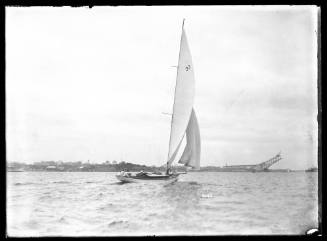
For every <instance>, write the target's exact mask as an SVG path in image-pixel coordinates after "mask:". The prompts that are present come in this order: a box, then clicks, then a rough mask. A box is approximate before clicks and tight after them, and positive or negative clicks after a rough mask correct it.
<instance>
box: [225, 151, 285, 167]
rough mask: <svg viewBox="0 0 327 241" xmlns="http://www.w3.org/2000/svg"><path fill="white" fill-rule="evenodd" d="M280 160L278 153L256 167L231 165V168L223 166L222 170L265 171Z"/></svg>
mask: <svg viewBox="0 0 327 241" xmlns="http://www.w3.org/2000/svg"><path fill="white" fill-rule="evenodd" d="M281 159H282V157H281V154H280V152H279V153H278V154H277V155H276V156H274V157H273V158H270V159H269V160H268V161H265V162H262V163H259V164H256V165H233V166H224V169H230V170H237V169H238V170H245V171H246V170H247V171H254V172H255V171H266V170H268V168H269V167H271V166H272V165H273V164H275V163H276V162H278V161H280V160H281Z"/></svg>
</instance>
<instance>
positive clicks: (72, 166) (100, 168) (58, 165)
mask: <svg viewBox="0 0 327 241" xmlns="http://www.w3.org/2000/svg"><path fill="white" fill-rule="evenodd" d="M175 169H176V170H178V171H185V168H184V167H175ZM7 170H10V171H13V170H24V171H62V172H120V171H123V170H125V171H130V172H139V171H141V170H143V171H145V172H155V171H160V172H162V171H165V167H164V166H161V167H156V166H146V165H139V164H134V163H130V162H124V161H121V162H119V163H117V162H115V161H113V162H112V163H110V162H108V161H106V162H104V163H101V164H98V163H92V164H91V163H89V162H87V163H82V162H81V161H78V162H63V161H41V162H34V163H33V164H27V163H20V162H11V163H8V164H7Z"/></svg>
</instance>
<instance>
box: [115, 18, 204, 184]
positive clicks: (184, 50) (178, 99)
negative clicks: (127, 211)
mask: <svg viewBox="0 0 327 241" xmlns="http://www.w3.org/2000/svg"><path fill="white" fill-rule="evenodd" d="M194 95H195V79H194V72H193V64H192V57H191V52H190V49H189V46H188V43H187V38H186V34H185V31H184V20H183V25H182V36H181V42H180V50H179V59H178V66H177V77H176V85H175V95H174V105H173V114H172V118H171V129H170V138H169V151H168V158H167V167H166V172H165V174H161V173H158V174H157V173H144V172H140V173H137V174H132V173H128V172H127V173H126V172H121V173H119V174H118V175H116V177H117V179H118V180H119V181H122V182H140V181H164V182H174V181H177V179H178V176H179V175H180V174H182V173H176V172H172V170H171V166H172V163H173V161H174V160H175V159H176V156H177V153H179V152H178V151H179V148H180V146H181V144H182V141H183V139H184V136H185V135H186V145H185V148H184V151H183V153H182V155H181V157H180V159H179V161H178V163H180V164H183V165H184V166H186V167H191V168H193V169H199V168H200V152H201V141H200V130H199V125H198V121H197V118H196V115H195V111H194V108H193V103H194ZM183 174H185V173H183Z"/></svg>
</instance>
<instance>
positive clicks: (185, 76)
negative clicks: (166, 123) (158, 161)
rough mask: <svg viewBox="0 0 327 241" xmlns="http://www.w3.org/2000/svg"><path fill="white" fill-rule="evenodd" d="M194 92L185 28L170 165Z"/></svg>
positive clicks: (191, 105) (174, 108)
mask: <svg viewBox="0 0 327 241" xmlns="http://www.w3.org/2000/svg"><path fill="white" fill-rule="evenodd" d="M194 94H195V80H194V72H193V64H192V57H191V53H190V50H189V47H188V43H187V38H186V35H185V32H184V29H183V30H182V36H181V44H180V53H179V60H178V68H177V78H176V87H175V99H174V106H173V116H172V122H171V132H170V140H169V152H168V165H171V163H172V162H173V161H174V158H175V156H176V153H177V151H178V149H179V147H180V144H181V142H182V140H183V137H184V134H185V131H186V128H187V125H188V122H189V120H190V116H191V111H192V108H193V102H194Z"/></svg>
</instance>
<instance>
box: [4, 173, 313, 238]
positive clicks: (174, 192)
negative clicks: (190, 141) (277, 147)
mask: <svg viewBox="0 0 327 241" xmlns="http://www.w3.org/2000/svg"><path fill="white" fill-rule="evenodd" d="M115 174H116V173H112V172H8V173H7V209H6V211H7V235H8V236H33V237H35V236H136V235H242V234H246V235H248V234H304V233H305V231H307V230H308V229H310V228H316V227H317V225H318V183H317V182H318V173H317V172H307V173H305V172H289V173H276V172H274V173H245V172H243V173H237V172H230V173H227V172H225V173H223V172H191V173H188V174H187V175H181V176H180V178H179V181H178V182H176V183H173V184H170V185H162V184H158V183H152V182H151V183H127V184H121V183H118V181H117V180H116V178H115Z"/></svg>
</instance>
